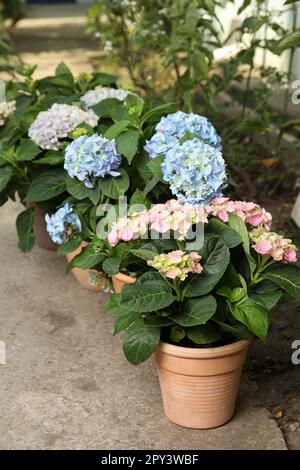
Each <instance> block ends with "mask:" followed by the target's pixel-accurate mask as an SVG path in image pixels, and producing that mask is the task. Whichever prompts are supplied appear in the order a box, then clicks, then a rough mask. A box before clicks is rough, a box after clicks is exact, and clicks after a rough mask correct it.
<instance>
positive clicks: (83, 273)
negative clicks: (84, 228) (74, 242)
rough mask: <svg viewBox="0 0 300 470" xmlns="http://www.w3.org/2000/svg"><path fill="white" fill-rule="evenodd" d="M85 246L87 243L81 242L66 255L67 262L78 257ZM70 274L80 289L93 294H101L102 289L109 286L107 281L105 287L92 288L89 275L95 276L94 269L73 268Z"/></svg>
mask: <svg viewBox="0 0 300 470" xmlns="http://www.w3.org/2000/svg"><path fill="white" fill-rule="evenodd" d="M87 245H88V243H87V242H85V241H83V242H82V243H81V245H80V247H79V248H77V249H76V250H74V251H72V252H71V253H68V254H67V260H68V262H69V263H70V261H72V259H73V258H75V256H77V255H79V253H81V250H82V249H83V248H84V247H85V246H87ZM72 273H73V274H74V276H75V278H76V279H77V281H78V282H79V284H81V285H82V287H84V289H88V290H91V291H93V292H101V291H102V289H103V288H105V287H108V285H109V284H108V281H107V285H100V284H99V285H96V286H92V285H91V284H90V283H89V273H95V274H97V271H96V270H95V269H81V268H73V269H72ZM98 274H99V273H98ZM104 284H105V280H104Z"/></svg>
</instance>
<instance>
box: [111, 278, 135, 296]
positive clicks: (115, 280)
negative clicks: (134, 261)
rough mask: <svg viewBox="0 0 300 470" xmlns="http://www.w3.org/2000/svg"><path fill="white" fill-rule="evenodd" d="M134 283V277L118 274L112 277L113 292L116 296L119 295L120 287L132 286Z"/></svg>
mask: <svg viewBox="0 0 300 470" xmlns="http://www.w3.org/2000/svg"><path fill="white" fill-rule="evenodd" d="M135 281H136V279H135V277H131V276H127V274H123V273H118V274H116V275H115V276H112V282H113V286H114V291H115V293H116V294H120V292H121V291H122V287H123V286H124V285H126V284H134V283H135Z"/></svg>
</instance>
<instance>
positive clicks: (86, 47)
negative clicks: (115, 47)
mask: <svg viewBox="0 0 300 470" xmlns="http://www.w3.org/2000/svg"><path fill="white" fill-rule="evenodd" d="M88 7H89V4H65V5H60V4H57V5H28V6H27V8H26V12H25V14H26V16H25V17H24V19H22V20H21V21H19V22H18V23H17V25H16V27H15V28H14V29H13V31H12V36H13V38H14V41H15V43H16V46H17V49H18V51H19V52H20V55H21V57H22V59H23V61H24V62H25V63H27V64H29V65H35V64H38V68H37V70H36V71H35V74H34V76H35V78H42V77H44V76H45V75H49V74H53V73H54V71H55V68H56V66H57V64H58V63H59V62H60V61H64V62H65V63H66V64H67V65H68V66H69V67H70V68H71V69H72V72H73V73H74V74H75V75H77V74H78V73H80V72H82V71H84V72H91V71H93V70H94V68H95V67H99V64H101V56H102V55H103V53H101V51H100V50H99V46H98V44H97V42H96V40H93V38H92V37H91V36H89V35H88V34H87V33H86V27H87V23H86V16H85V15H86V11H87V9H88Z"/></svg>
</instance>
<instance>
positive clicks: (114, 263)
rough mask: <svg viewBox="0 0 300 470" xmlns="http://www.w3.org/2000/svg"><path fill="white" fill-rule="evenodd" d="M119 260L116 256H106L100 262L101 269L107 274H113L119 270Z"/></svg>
mask: <svg viewBox="0 0 300 470" xmlns="http://www.w3.org/2000/svg"><path fill="white" fill-rule="evenodd" d="M121 261H122V260H121V259H120V258H117V257H112V258H107V259H106V260H104V261H103V263H102V269H103V271H104V272H105V273H106V274H108V276H114V275H115V274H118V272H119V271H120V264H121Z"/></svg>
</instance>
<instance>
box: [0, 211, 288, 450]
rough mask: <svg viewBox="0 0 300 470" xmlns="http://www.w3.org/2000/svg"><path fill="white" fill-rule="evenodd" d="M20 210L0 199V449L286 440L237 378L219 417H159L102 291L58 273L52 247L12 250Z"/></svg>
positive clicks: (154, 392) (251, 445)
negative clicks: (218, 421)
mask: <svg viewBox="0 0 300 470" xmlns="http://www.w3.org/2000/svg"><path fill="white" fill-rule="evenodd" d="M20 210H21V206H20V205H19V204H17V203H14V204H13V203H8V204H6V205H5V206H4V207H2V208H0V240H1V244H0V340H2V341H4V342H5V344H6V352H7V361H6V365H0V402H1V419H0V449H143V448H146V449H164V450H171V449H184V450H189V449H198V450H202V449H286V444H285V441H284V438H283V435H282V433H281V431H280V429H279V428H278V427H277V424H276V422H275V421H274V420H273V419H271V418H270V416H269V413H268V411H267V410H266V409H265V408H263V407H261V406H259V403H258V401H257V400H256V398H255V394H256V389H255V383H253V382H252V384H251V385H249V384H248V383H247V380H246V377H244V378H243V383H242V387H241V394H240V395H241V396H240V400H239V404H238V410H237V413H236V415H235V417H234V418H233V419H232V420H231V422H230V423H228V424H227V425H226V426H224V427H221V428H218V429H214V430H209V431H197V430H188V429H184V428H181V427H179V426H176V425H174V424H172V423H171V422H169V421H168V420H167V418H165V416H164V414H163V409H162V403H161V399H160V391H159V385H158V380H157V376H156V371H155V368H154V364H153V363H152V360H149V361H147V362H146V363H144V364H142V365H141V366H138V367H134V366H132V365H130V364H129V363H127V361H126V360H125V358H124V357H123V354H122V348H121V338H120V337H116V338H113V337H112V329H113V319H112V318H111V317H108V316H105V314H104V312H103V305H104V302H105V300H106V296H105V295H104V294H95V293H92V292H89V291H86V290H84V289H82V288H81V287H80V286H79V285H78V283H77V282H76V280H75V279H74V278H73V276H72V275H71V274H69V275H65V274H64V267H65V265H66V262H65V260H64V258H63V257H61V256H59V255H58V254H57V253H55V252H50V251H45V250H41V249H39V248H34V250H33V251H32V252H31V253H29V254H24V253H21V252H20V251H18V248H17V237H16V232H15V227H14V223H15V218H16V216H17V214H18V212H19V211H20Z"/></svg>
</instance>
